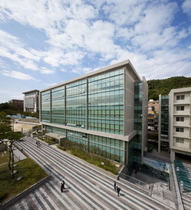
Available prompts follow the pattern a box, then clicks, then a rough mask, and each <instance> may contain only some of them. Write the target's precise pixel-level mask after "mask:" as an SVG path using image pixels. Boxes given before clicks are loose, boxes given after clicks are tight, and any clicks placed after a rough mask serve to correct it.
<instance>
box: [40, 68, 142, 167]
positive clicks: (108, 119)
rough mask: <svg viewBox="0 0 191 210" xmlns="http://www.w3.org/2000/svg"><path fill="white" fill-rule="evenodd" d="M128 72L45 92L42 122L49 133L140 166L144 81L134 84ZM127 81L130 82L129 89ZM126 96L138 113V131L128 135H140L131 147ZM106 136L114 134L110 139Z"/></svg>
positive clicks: (105, 75) (89, 150) (87, 149)
mask: <svg viewBox="0 0 191 210" xmlns="http://www.w3.org/2000/svg"><path fill="white" fill-rule="evenodd" d="M128 71H129V69H127V70H126V69H125V68H120V69H116V70H112V71H111V70H110V71H107V72H102V73H101V74H99V75H94V76H92V75H90V76H89V77H87V78H86V77H83V79H81V80H79V81H77V80H76V81H75V82H73V83H70V84H63V85H62V86H60V87H56V88H52V89H49V90H45V91H42V92H41V93H40V96H41V97H40V98H41V122H42V124H43V122H44V128H45V129H46V133H57V134H60V135H62V136H66V141H65V142H67V141H69V142H70V143H72V144H73V145H75V147H78V148H79V149H81V150H84V151H88V152H91V153H94V154H97V155H100V156H103V157H105V158H108V159H110V160H113V161H116V162H119V163H122V164H124V163H125V164H127V163H126V160H127V157H128V160H129V163H131V162H132V163H133V162H138V163H140V162H141V154H142V95H143V94H142V82H135V83H134V82H133V81H132V78H130V80H128V78H124V77H125V76H124V75H126V76H128ZM132 71H133V70H132ZM131 73H132V72H131ZM137 79H138V78H137ZM138 81H139V80H138ZM125 82H129V83H130V84H128V85H127V87H126V88H125ZM133 84H134V89H133ZM125 91H126V92H125ZM133 92H134V103H133V95H132V93H133ZM124 94H127V95H128V96H130V97H131V98H130V102H128V106H127V107H128V109H130V111H131V112H134V128H133V126H131V127H130V129H129V130H128V132H129V133H130V132H132V131H133V130H136V131H137V135H136V136H135V137H133V139H131V140H129V148H128V143H127V142H126V141H125V140H124V133H125V131H124V126H125V124H124V123H125V122H127V123H128V119H127V120H124V107H125V106H124ZM131 103H132V104H131ZM133 105H134V108H133ZM133 109H134V110H133ZM128 111H129V110H128ZM132 116H133V115H132ZM130 120H131V122H132V119H130ZM46 123H48V125H46ZM56 125H59V127H61V126H63V128H58V127H57V126H56ZM126 126H128V125H126ZM75 128H76V130H75ZM87 130H88V132H87ZM131 130H132V131H131ZM94 131H97V132H94ZM86 132H87V133H86ZM106 133H109V134H110V136H109V137H110V138H108V137H107V134H106ZM114 134H115V135H114ZM127 135H128V134H127ZM118 138H119V139H118ZM120 139H123V140H120ZM128 153H129V154H128Z"/></svg>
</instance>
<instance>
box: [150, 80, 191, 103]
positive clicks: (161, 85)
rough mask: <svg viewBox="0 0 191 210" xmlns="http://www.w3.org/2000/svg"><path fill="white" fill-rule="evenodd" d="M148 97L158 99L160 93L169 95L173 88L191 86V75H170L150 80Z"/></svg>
mask: <svg viewBox="0 0 191 210" xmlns="http://www.w3.org/2000/svg"><path fill="white" fill-rule="evenodd" d="M147 83H148V88H149V90H148V91H149V93H148V99H154V100H158V96H159V94H161V95H168V94H169V92H170V90H171V89H177V88H185V87H191V77H170V78H168V79H157V80H148V81H147Z"/></svg>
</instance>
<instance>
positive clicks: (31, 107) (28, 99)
mask: <svg viewBox="0 0 191 210" xmlns="http://www.w3.org/2000/svg"><path fill="white" fill-rule="evenodd" d="M23 94H24V112H32V113H34V112H37V111H39V90H31V91H27V92H23Z"/></svg>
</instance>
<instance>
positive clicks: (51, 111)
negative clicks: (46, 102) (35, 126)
mask: <svg viewBox="0 0 191 210" xmlns="http://www.w3.org/2000/svg"><path fill="white" fill-rule="evenodd" d="M50 123H52V90H50Z"/></svg>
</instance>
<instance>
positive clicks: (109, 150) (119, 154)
mask: <svg viewBox="0 0 191 210" xmlns="http://www.w3.org/2000/svg"><path fill="white" fill-rule="evenodd" d="M45 128H46V133H57V134H60V135H63V136H66V137H67V139H68V140H69V141H71V142H75V143H76V144H75V146H76V147H79V148H80V149H82V150H84V151H88V152H91V153H94V154H97V155H100V156H103V157H105V158H108V159H110V160H114V161H117V162H119V163H124V147H125V142H124V141H121V140H117V139H112V138H107V137H101V136H96V135H90V134H89V135H88V134H86V133H82V132H77V131H70V130H65V129H62V128H56V127H52V126H46V127H45Z"/></svg>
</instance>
